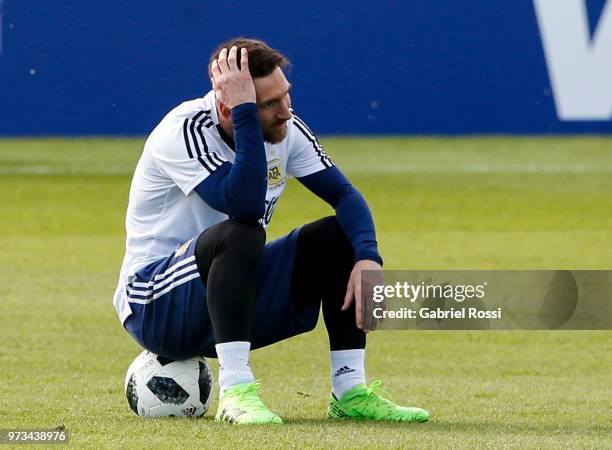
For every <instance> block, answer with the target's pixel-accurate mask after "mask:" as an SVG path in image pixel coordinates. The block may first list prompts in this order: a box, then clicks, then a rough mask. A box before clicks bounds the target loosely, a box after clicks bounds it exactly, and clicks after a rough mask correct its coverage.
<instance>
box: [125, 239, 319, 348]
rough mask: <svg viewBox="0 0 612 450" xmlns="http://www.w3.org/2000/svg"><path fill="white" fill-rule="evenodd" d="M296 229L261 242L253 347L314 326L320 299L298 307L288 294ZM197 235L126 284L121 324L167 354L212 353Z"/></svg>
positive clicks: (141, 340) (296, 333) (137, 336)
mask: <svg viewBox="0 0 612 450" xmlns="http://www.w3.org/2000/svg"><path fill="white" fill-rule="evenodd" d="M299 232H300V230H299V229H296V230H293V231H292V232H291V233H289V234H287V235H285V236H283V237H281V238H279V239H276V240H275V241H272V242H270V243H268V244H266V246H265V249H264V254H263V260H262V263H261V266H260V267H261V269H260V271H259V274H258V283H257V296H256V300H255V306H254V312H253V328H252V330H251V348H253V349H255V348H259V347H264V346H266V345H270V344H273V343H275V342H278V341H281V340H284V339H287V338H289V337H292V336H295V335H298V334H301V333H304V332H306V331H309V330H312V329H313V328H314V327H315V326H316V323H317V319H318V316H319V307H320V304H319V303H318V302H312V304H310V305H309V306H308V307H307V308H300V310H299V311H298V310H296V307H295V305H294V302H293V301H292V299H291V273H292V270H293V262H294V258H295V249H296V244H297V238H298V235H299ZM197 238H198V237H195V238H194V239H192V240H190V241H188V243H186V244H184V245H183V246H181V247H180V248H179V249H178V250H177V251H176V252H175V253H174V254H173V255H171V256H169V257H167V258H164V259H162V260H160V261H157V262H155V263H153V264H150V265H149V266H147V267H145V268H143V269H141V270H140V271H139V272H138V273H137V274H136V279H135V280H134V281H133V282H132V283H131V285H130V286H128V294H129V297H130V306H131V308H132V312H133V314H132V315H131V316H130V317H129V318H128V319H127V320H126V322H125V328H126V329H127V330H128V332H129V333H130V334H131V335H132V336H133V337H134V339H136V341H137V342H138V343H139V344H140V345H141V346H142V347H144V348H146V349H147V350H150V351H151V352H153V353H156V354H160V355H163V356H166V357H168V358H172V359H185V358H189V357H193V356H207V357H215V356H216V352H215V341H214V335H213V332H212V326H211V321H210V316H209V314H208V308H207V305H206V286H205V282H203V280H202V279H201V278H200V276H199V274H198V271H197V266H195V256H194V254H195V244H196V241H197V240H198V239H197ZM233 281H234V282H236V283H240V280H233ZM227 320H231V318H228V319H227Z"/></svg>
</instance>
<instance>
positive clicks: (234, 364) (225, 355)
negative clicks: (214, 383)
mask: <svg viewBox="0 0 612 450" xmlns="http://www.w3.org/2000/svg"><path fill="white" fill-rule="evenodd" d="M215 348H216V349H217V358H219V392H220V393H221V394H223V391H224V390H225V389H227V388H228V387H230V386H233V385H235V384H240V383H250V382H251V381H253V380H255V378H254V377H253V373H252V372H251V368H250V367H249V350H250V349H251V343H250V342H243V341H234V342H225V343H223V344H217V345H215Z"/></svg>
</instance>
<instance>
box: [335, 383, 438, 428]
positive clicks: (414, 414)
mask: <svg viewBox="0 0 612 450" xmlns="http://www.w3.org/2000/svg"><path fill="white" fill-rule="evenodd" d="M381 394H383V395H384V397H383V396H381ZM327 417H329V418H330V419H357V420H389V421H392V422H427V421H428V420H429V413H428V412H427V411H425V410H424V409H421V408H410V407H406V406H399V405H396V404H395V403H393V402H392V401H391V398H390V396H389V394H387V393H386V392H385V391H384V390H383V389H382V381H380V380H374V381H373V382H372V384H370V386H369V387H368V386H366V385H365V384H358V385H357V386H354V387H352V388H351V389H350V390H349V391H347V392H346V393H345V394H344V395H343V396H342V398H341V399H340V400H338V399H337V398H336V397H335V396H334V395H333V394H332V396H331V399H330V400H329V407H328V409H327Z"/></svg>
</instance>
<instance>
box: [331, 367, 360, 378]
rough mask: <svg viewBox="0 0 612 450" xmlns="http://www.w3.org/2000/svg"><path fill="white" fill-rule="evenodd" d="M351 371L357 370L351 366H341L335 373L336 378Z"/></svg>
mask: <svg viewBox="0 0 612 450" xmlns="http://www.w3.org/2000/svg"><path fill="white" fill-rule="evenodd" d="M351 372H355V369H351V368H350V367H349V366H344V367H340V368H339V369H338V370H336V373H335V374H334V378H336V377H339V376H340V375H344V374H347V373H351Z"/></svg>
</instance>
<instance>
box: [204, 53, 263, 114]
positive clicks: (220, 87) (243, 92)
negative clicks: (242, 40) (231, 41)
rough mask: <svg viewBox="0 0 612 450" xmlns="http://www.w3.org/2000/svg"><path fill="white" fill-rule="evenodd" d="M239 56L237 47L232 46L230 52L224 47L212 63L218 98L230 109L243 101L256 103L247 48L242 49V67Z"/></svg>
mask: <svg viewBox="0 0 612 450" xmlns="http://www.w3.org/2000/svg"><path fill="white" fill-rule="evenodd" d="M237 58H238V48H237V47H235V46H234V47H232V48H231V49H230V50H229V52H228V50H227V49H226V48H224V49H223V50H221V52H220V53H219V58H218V59H215V60H213V62H212V65H211V73H212V79H211V82H212V85H213V90H214V91H215V94H216V96H217V99H218V100H219V101H220V102H222V103H223V104H224V105H225V106H227V107H228V108H229V109H232V108H233V107H235V106H238V105H241V104H243V103H255V100H256V94H255V85H254V84H253V77H251V73H250V72H249V56H248V53H247V50H246V48H243V49H240V68H238V59H237Z"/></svg>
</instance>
